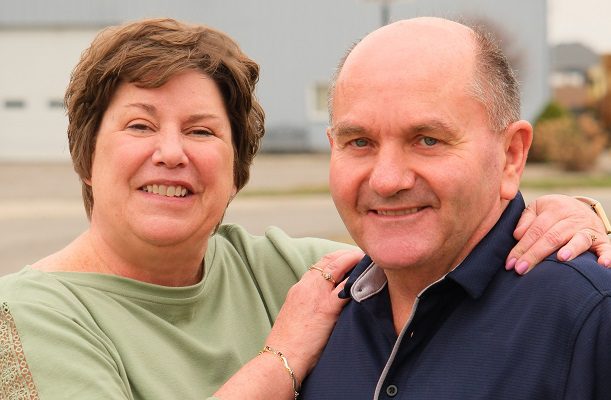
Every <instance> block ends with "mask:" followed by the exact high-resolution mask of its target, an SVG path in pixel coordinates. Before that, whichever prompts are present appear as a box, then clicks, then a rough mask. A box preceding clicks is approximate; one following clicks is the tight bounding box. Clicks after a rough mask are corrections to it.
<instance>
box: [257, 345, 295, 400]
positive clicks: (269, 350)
mask: <svg viewBox="0 0 611 400" xmlns="http://www.w3.org/2000/svg"><path fill="white" fill-rule="evenodd" d="M263 353H271V354H274V355H276V356H278V357H279V358H280V360H281V361H282V363H283V364H284V368H286V370H287V371H288V372H289V375H290V377H291V381H292V383H293V394H294V396H295V400H297V398H298V397H299V389H300V388H299V382H297V378H296V377H295V371H293V368H291V367H290V365H289V361H288V360H287V359H286V357H285V356H284V354H282V353H281V352H279V351H277V350H274V349H273V348H271V347H269V346H267V345H266V346H264V347H263V349H262V350H261V351H260V352H259V355H261V354H263Z"/></svg>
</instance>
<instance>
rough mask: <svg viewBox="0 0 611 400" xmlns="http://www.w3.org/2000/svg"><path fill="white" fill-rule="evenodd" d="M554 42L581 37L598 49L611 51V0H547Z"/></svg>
mask: <svg viewBox="0 0 611 400" xmlns="http://www.w3.org/2000/svg"><path fill="white" fill-rule="evenodd" d="M548 35H549V41H550V43H552V44H557V43H563V42H575V41H579V42H582V43H583V44H585V45H587V46H589V47H590V48H592V49H593V50H595V51H597V52H599V53H611V0H548Z"/></svg>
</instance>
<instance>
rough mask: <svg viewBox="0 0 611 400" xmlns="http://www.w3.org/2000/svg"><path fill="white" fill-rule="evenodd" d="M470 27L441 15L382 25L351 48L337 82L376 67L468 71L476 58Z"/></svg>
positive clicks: (410, 71)
mask: <svg viewBox="0 0 611 400" xmlns="http://www.w3.org/2000/svg"><path fill="white" fill-rule="evenodd" d="M474 50H475V40H474V35H473V31H472V30H471V29H470V28H468V27H466V26H464V25H462V24H459V23H456V22H453V21H449V20H444V19H441V18H415V19H409V20H403V21H398V22H396V23H393V24H390V25H387V26H385V27H382V28H380V29H378V30H376V31H374V32H372V33H371V34H369V35H367V36H366V37H365V38H364V39H363V40H361V41H360V42H359V43H358V44H357V45H356V46H355V47H354V48H353V49H352V51H351V52H350V54H349V55H348V57H347V58H346V60H345V62H344V65H343V66H342V69H341V72H340V74H339V77H338V85H339V84H340V83H341V81H342V80H344V79H345V78H346V76H345V75H347V74H348V75H349V76H350V79H351V80H352V79H354V78H355V77H358V76H359V75H361V76H363V77H364V76H366V75H369V74H371V73H373V72H375V71H385V73H387V74H394V75H400V74H410V75H412V76H413V75H416V73H417V72H418V71H419V72H420V73H421V76H427V75H426V73H429V74H430V76H434V75H435V74H437V73H440V72H443V71H446V70H450V71H452V72H453V73H460V72H464V71H465V69H466V70H467V71H468V70H469V67H470V64H472V61H473V60H474V58H475V52H474Z"/></svg>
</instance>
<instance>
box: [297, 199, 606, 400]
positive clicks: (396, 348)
mask: <svg viewBox="0 0 611 400" xmlns="http://www.w3.org/2000/svg"><path fill="white" fill-rule="evenodd" d="M523 209H524V202H523V200H522V197H521V195H518V197H516V199H515V200H513V201H512V202H511V203H510V204H509V206H508V208H507V209H506V210H505V212H504V213H503V215H502V217H501V219H500V220H499V221H498V222H497V224H496V225H495V227H494V228H493V229H492V230H491V231H490V232H489V233H488V235H487V236H486V237H485V238H484V239H483V240H482V241H481V242H480V243H479V244H478V245H477V246H476V248H475V249H474V250H473V251H472V252H471V253H470V255H469V256H468V257H467V258H466V259H465V260H464V261H463V262H462V263H461V264H460V265H459V266H458V267H457V268H455V269H454V270H453V271H451V272H450V273H448V274H447V275H446V276H445V277H444V278H443V279H441V280H439V281H437V282H436V283H434V284H432V285H431V286H429V287H428V288H426V289H425V290H424V291H423V292H422V293H421V294H420V295H419V296H418V299H417V301H416V303H415V305H414V309H413V311H412V315H411V318H410V319H409V320H408V322H407V324H406V326H405V327H404V329H403V330H402V331H401V333H400V334H399V335H398V336H397V334H396V333H395V330H394V327H393V320H392V312H391V308H390V302H389V295H388V290H387V287H386V278H385V275H384V273H383V271H382V270H381V269H380V268H378V267H377V266H376V265H375V264H374V263H373V262H372V261H371V259H369V258H368V257H365V258H364V259H363V260H362V261H361V262H360V263H359V264H358V265H357V267H356V268H355V270H354V271H353V272H352V274H351V275H350V278H349V281H348V284H347V285H346V289H345V292H346V293H345V294H344V295H345V296H349V297H351V301H350V302H349V303H348V305H347V306H346V307H345V308H344V310H343V311H342V314H341V315H340V318H339V320H338V322H337V325H336V327H335V329H334V331H333V333H332V335H331V338H330V339H329V342H328V344H327V346H326V348H325V350H324V352H323V354H322V355H321V358H320V360H319V362H318V364H317V365H316V367H315V368H314V370H313V371H312V373H311V374H310V376H309V377H308V378H307V379H306V380H305V382H304V383H303V388H302V395H301V397H300V398H301V400H304V399H307V400H313V399H316V400H324V399H350V400H357V399H368V400H370V399H470V400H471V399H486V400H491V399H494V400H499V399H507V400H509V399H511V400H515V399H529V400H533V399H542V400H543V399H545V400H549V399H579V400H583V399H607V400H608V399H611V271H609V270H606V269H604V268H602V267H601V266H599V265H598V264H597V263H596V259H595V257H594V256H593V255H592V254H590V253H585V254H583V255H581V256H579V257H578V258H577V259H575V260H573V261H571V262H565V263H562V262H559V261H557V260H556V256H555V255H553V256H550V257H548V258H547V259H546V260H545V261H543V262H542V263H541V264H539V265H538V266H537V268H535V269H534V270H533V271H531V272H530V273H529V274H527V275H526V276H523V277H520V276H518V275H517V274H516V273H515V272H513V271H506V270H505V268H504V264H505V258H506V256H507V254H508V253H509V250H510V249H511V248H512V247H513V245H514V244H515V240H514V239H513V237H512V233H513V230H514V227H515V225H516V223H517V220H518V218H519V217H520V214H521V212H522V210H523Z"/></svg>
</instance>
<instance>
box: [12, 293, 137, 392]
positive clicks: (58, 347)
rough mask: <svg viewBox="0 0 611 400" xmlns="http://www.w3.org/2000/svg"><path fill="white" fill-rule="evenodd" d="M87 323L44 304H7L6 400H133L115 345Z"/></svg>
mask: <svg viewBox="0 0 611 400" xmlns="http://www.w3.org/2000/svg"><path fill="white" fill-rule="evenodd" d="M68 311H69V310H68ZM82 321H84V320H83V319H81V318H79V317H77V316H76V315H75V314H72V315H70V313H69V312H68V313H66V312H61V311H59V310H57V309H53V308H52V307H50V306H46V305H40V303H38V304H33V303H25V302H14V303H4V304H2V315H1V316H0V331H1V332H4V333H8V334H2V337H1V338H0V342H1V346H0V347H1V350H0V353H2V356H0V364H2V366H1V369H2V371H3V373H2V374H1V375H2V376H1V378H0V379H1V380H2V382H1V385H0V386H1V389H0V398H3V399H4V398H8V399H11V398H26V397H22V396H21V394H23V393H28V396H27V398H39V397H40V398H41V399H45V400H56V399H57V400H60V399H76V398H82V399H92V400H96V399H100V400H102V399H117V400H122V399H125V400H127V399H130V400H132V399H133V397H132V395H131V393H130V391H129V390H128V388H127V387H126V386H125V382H128V379H127V377H126V374H125V371H122V370H120V368H119V366H118V365H117V363H116V362H115V359H116V356H117V355H116V354H114V352H113V346H112V343H110V342H109V341H108V340H107V339H105V338H104V337H103V336H102V335H100V333H99V332H96V329H95V324H91V325H88V324H86V323H83V322H82ZM85 321H86V320H85ZM24 348H27V349H28V351H27V354H26V353H25V352H24ZM8 371H12V372H10V373H9V372H8Z"/></svg>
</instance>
